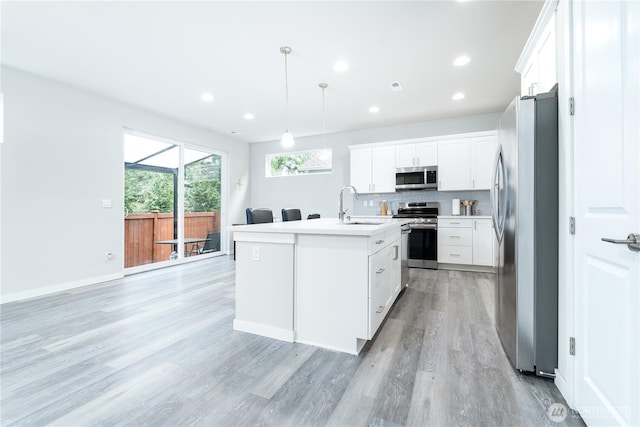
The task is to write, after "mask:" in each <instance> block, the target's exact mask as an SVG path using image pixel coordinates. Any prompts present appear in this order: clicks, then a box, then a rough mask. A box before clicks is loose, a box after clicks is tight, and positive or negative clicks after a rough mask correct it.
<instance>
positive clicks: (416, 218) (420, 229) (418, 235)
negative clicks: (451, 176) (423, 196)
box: [393, 202, 440, 269]
mask: <svg viewBox="0 0 640 427" xmlns="http://www.w3.org/2000/svg"><path fill="white" fill-rule="evenodd" d="M439 212H440V203H438V202H412V203H408V204H407V206H405V207H400V208H399V209H398V213H397V214H396V215H394V216H393V217H394V218H406V219H407V223H408V224H409V228H410V229H411V233H410V234H409V243H408V252H409V255H408V257H409V267H417V268H432V269H437V268H438V213H439Z"/></svg>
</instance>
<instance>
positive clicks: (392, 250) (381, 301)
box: [368, 238, 401, 339]
mask: <svg viewBox="0 0 640 427" xmlns="http://www.w3.org/2000/svg"><path fill="white" fill-rule="evenodd" d="M372 240H377V241H380V240H381V239H379V238H374V239H372ZM374 244H375V243H374ZM400 282H401V280H400V239H396V240H395V241H393V242H392V243H391V244H387V245H386V246H384V247H383V248H382V249H381V250H379V251H377V252H376V253H373V254H371V255H369V337H368V338H369V339H371V338H373V336H374V335H375V333H376V331H377V330H378V328H379V327H380V324H381V323H382V321H383V320H384V318H385V317H386V315H387V313H388V312H389V309H390V308H391V305H392V304H393V302H394V301H395V299H396V297H397V296H398V294H399V293H400V289H401V283H400Z"/></svg>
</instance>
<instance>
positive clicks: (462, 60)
mask: <svg viewBox="0 0 640 427" xmlns="http://www.w3.org/2000/svg"><path fill="white" fill-rule="evenodd" d="M470 61H471V58H469V57H468V56H466V55H462V56H458V57H457V58H456V59H455V61H453V65H455V66H456V67H462V66H463V65H467V64H468V63H469V62H470Z"/></svg>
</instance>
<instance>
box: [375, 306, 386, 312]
mask: <svg viewBox="0 0 640 427" xmlns="http://www.w3.org/2000/svg"><path fill="white" fill-rule="evenodd" d="M383 311H384V305H379V306H378V309H377V310H376V313H382V312H383Z"/></svg>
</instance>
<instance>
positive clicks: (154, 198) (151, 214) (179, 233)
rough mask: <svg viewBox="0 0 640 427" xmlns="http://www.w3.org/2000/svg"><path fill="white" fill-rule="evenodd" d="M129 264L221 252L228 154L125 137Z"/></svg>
mask: <svg viewBox="0 0 640 427" xmlns="http://www.w3.org/2000/svg"><path fill="white" fill-rule="evenodd" d="M124 153H125V164H124V166H125V168H124V170H125V177H124V186H125V188H124V194H125V200H124V206H125V216H124V230H125V233H124V234H125V268H131V267H137V266H141V265H146V264H153V263H160V262H167V261H170V262H171V261H173V262H176V261H178V260H181V259H183V258H185V257H192V256H205V255H208V254H212V253H216V252H220V251H221V249H222V248H221V241H222V239H221V236H220V230H221V227H220V225H221V212H222V197H221V194H222V176H223V174H222V165H223V164H224V157H223V156H224V155H223V154H222V153H215V152H213V151H212V150H207V149H204V148H201V147H199V148H193V147H190V146H185V145H184V144H182V143H179V142H174V141H170V140H166V139H162V138H156V137H150V136H147V135H143V134H139V133H136V132H133V131H126V132H125V136H124Z"/></svg>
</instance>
